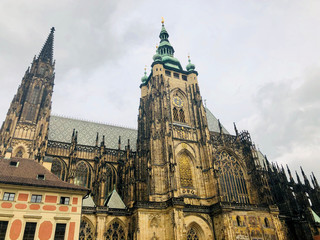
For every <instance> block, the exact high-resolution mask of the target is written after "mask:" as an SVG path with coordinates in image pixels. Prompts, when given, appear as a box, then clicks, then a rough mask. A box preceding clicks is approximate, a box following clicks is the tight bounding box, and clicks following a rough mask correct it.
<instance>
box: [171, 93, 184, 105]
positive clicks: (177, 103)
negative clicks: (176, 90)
mask: <svg viewBox="0 0 320 240" xmlns="http://www.w3.org/2000/svg"><path fill="white" fill-rule="evenodd" d="M172 102H173V105H175V106H176V107H183V101H182V99H181V98H179V97H178V96H175V97H174V98H173V100H172Z"/></svg>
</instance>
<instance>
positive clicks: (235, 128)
mask: <svg viewBox="0 0 320 240" xmlns="http://www.w3.org/2000/svg"><path fill="white" fill-rule="evenodd" d="M233 126H234V131H235V132H236V136H238V135H239V132H238V129H237V126H236V123H235V122H234V123H233Z"/></svg>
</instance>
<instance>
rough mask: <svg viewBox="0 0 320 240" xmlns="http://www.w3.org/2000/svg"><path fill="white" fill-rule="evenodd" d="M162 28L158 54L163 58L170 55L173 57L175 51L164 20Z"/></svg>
mask: <svg viewBox="0 0 320 240" xmlns="http://www.w3.org/2000/svg"><path fill="white" fill-rule="evenodd" d="M161 23H162V28H161V32H160V35H159V37H160V45H159V48H158V53H159V54H160V55H161V56H165V55H168V56H171V57H173V54H174V49H173V47H172V46H171V44H170V42H169V39H168V38H169V33H168V32H167V30H166V28H165V27H164V19H163V18H162V21H161Z"/></svg>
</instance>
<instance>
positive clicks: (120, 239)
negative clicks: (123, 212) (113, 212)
mask: <svg viewBox="0 0 320 240" xmlns="http://www.w3.org/2000/svg"><path fill="white" fill-rule="evenodd" d="M105 235H106V240H125V239H126V234H125V232H124V229H123V227H122V226H121V224H119V223H118V222H117V221H114V222H113V223H111V224H110V226H109V227H108V230H107V232H106V234H105Z"/></svg>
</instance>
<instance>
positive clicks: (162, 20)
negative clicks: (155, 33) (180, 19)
mask: <svg viewBox="0 0 320 240" xmlns="http://www.w3.org/2000/svg"><path fill="white" fill-rule="evenodd" d="M161 23H162V25H163V24H164V18H163V17H161Z"/></svg>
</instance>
